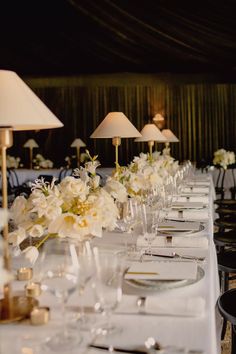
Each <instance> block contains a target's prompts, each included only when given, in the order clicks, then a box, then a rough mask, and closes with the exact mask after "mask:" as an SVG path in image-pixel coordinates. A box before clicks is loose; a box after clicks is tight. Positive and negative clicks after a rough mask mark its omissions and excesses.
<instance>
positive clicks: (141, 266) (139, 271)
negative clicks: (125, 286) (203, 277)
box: [125, 261, 197, 280]
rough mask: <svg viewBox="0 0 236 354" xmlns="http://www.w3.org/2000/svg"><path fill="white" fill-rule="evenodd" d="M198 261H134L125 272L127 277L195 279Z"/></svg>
mask: <svg viewBox="0 0 236 354" xmlns="http://www.w3.org/2000/svg"><path fill="white" fill-rule="evenodd" d="M196 278H197V263H196V262H189V263H188V266H187V267H186V263H185V262H171V261H169V262H168V261H158V262H134V263H132V265H131V266H130V267H129V269H128V270H127V272H126V273H125V279H136V280H137V279H139V280H140V279H142V280H189V279H190V280H195V279H196Z"/></svg>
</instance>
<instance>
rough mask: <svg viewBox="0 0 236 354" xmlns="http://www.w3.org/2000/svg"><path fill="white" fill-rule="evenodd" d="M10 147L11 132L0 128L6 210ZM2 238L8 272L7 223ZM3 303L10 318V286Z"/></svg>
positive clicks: (3, 200)
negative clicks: (8, 149)
mask: <svg viewBox="0 0 236 354" xmlns="http://www.w3.org/2000/svg"><path fill="white" fill-rule="evenodd" d="M10 146H12V131H11V130H10V129H9V128H0V149H1V156H2V169H1V172H2V207H3V209H5V210H7V209H8V199H7V148H8V147H10ZM3 238H4V266H5V268H6V269H7V270H8V271H10V270H11V261H10V252H9V245H8V222H6V224H5V225H4V227H3ZM4 303H5V308H6V311H7V316H9V317H11V316H12V301H11V287H10V284H5V285H4Z"/></svg>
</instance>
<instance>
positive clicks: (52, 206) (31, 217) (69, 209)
mask: <svg viewBox="0 0 236 354" xmlns="http://www.w3.org/2000/svg"><path fill="white" fill-rule="evenodd" d="M87 153H88V152H87ZM88 154H89V153H88ZM89 156H90V155H89ZM96 158H97V156H95V157H94V158H92V157H91V156H90V161H89V162H87V163H86V164H85V167H80V168H79V169H76V170H74V175H73V176H67V177H65V178H64V179H63V180H62V181H61V182H60V183H59V184H56V180H55V179H53V181H52V182H51V183H48V182H45V181H44V180H43V179H40V180H36V181H35V183H34V184H33V186H32V193H31V194H30V196H29V198H28V199H26V198H25V197H23V196H19V197H17V198H16V199H15V201H14V203H13V205H12V207H11V217H12V220H13V222H14V224H15V226H16V229H15V230H14V231H13V232H11V233H10V234H9V242H10V243H11V244H12V245H13V246H15V247H19V246H20V245H21V243H22V242H23V241H24V240H25V239H26V238H40V241H39V243H38V244H37V245H36V246H28V247H27V248H26V249H24V250H23V252H24V254H25V255H26V258H28V259H29V260H30V261H31V262H32V263H34V261H35V260H36V259H37V256H38V248H39V246H40V245H41V244H42V243H44V242H45V241H46V240H47V239H48V238H49V237H51V236H54V237H55V236H56V237H70V238H74V239H77V240H79V241H82V240H84V239H86V238H91V237H94V236H97V237H101V236H102V229H103V228H106V229H109V230H113V229H114V228H115V226H116V220H117V218H118V209H117V207H116V205H115V202H114V199H113V197H112V196H111V195H110V194H109V193H108V192H107V191H106V189H105V188H103V187H100V185H99V183H100V177H99V176H98V175H97V174H96V168H97V167H98V165H99V162H98V161H97V160H96Z"/></svg>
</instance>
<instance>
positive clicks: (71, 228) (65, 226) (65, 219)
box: [48, 213, 80, 237]
mask: <svg viewBox="0 0 236 354" xmlns="http://www.w3.org/2000/svg"><path fill="white" fill-rule="evenodd" d="M79 220H80V219H79V217H78V216H77V215H74V214H72V213H64V214H61V215H60V216H58V217H57V218H56V219H54V220H53V221H52V222H51V223H50V224H49V227H48V232H49V233H56V234H58V236H59V237H78V224H79Z"/></svg>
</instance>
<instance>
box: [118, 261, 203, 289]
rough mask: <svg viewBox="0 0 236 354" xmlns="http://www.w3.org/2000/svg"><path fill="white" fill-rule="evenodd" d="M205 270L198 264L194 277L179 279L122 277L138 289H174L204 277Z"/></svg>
mask: <svg viewBox="0 0 236 354" xmlns="http://www.w3.org/2000/svg"><path fill="white" fill-rule="evenodd" d="M204 276H205V272H204V270H203V269H202V267H200V266H198V268H197V276H196V279H180V280H150V279H149V280H147V279H124V281H125V282H126V283H127V284H129V285H130V286H132V287H134V288H138V289H145V290H153V291H162V290H168V289H176V288H181V287H184V286H188V285H192V284H195V283H197V282H199V281H200V280H201V279H202V278H204Z"/></svg>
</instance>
